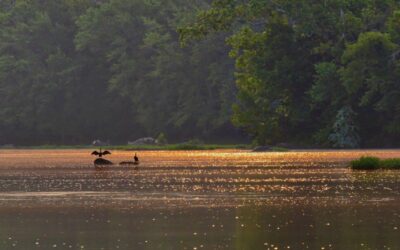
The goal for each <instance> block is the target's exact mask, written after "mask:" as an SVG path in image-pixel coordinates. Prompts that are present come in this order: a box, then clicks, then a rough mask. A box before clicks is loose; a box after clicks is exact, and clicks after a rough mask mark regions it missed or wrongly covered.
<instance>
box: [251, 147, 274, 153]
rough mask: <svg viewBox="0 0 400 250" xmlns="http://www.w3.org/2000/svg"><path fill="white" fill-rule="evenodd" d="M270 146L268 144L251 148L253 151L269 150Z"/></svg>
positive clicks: (270, 149)
mask: <svg viewBox="0 0 400 250" xmlns="http://www.w3.org/2000/svg"><path fill="white" fill-rule="evenodd" d="M271 151H272V148H271V147H270V146H257V147H255V148H254V149H253V152H271Z"/></svg>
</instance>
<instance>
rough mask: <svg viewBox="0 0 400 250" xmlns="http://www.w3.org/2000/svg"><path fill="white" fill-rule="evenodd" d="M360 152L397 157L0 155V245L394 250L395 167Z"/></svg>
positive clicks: (398, 217)
mask: <svg viewBox="0 0 400 250" xmlns="http://www.w3.org/2000/svg"><path fill="white" fill-rule="evenodd" d="M363 155H374V156H378V157H382V158H391V157H400V150H376V151H373V150H369V151H304V152H286V153H251V152H247V151H234V150H218V151H191V152H185V151H179V152H178V151H173V152H171V151H146V152H139V157H140V158H141V164H140V165H139V169H137V170H135V169H134V168H132V167H122V166H118V165H116V166H112V167H110V168H109V169H107V170H101V171H99V170H95V169H94V167H93V165H92V162H93V157H91V156H90V150H1V151H0V249H96V250H97V249H105V250H108V249H400V171H381V170H380V171H374V172H369V171H357V172H354V171H352V170H350V169H348V168H347V166H348V163H349V161H350V160H352V159H354V158H357V157H360V156H363ZM131 158H132V152H126V151H113V154H112V155H111V156H110V157H108V159H109V160H111V161H113V162H115V163H118V162H120V161H124V160H130V159H131Z"/></svg>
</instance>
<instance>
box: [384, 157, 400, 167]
mask: <svg viewBox="0 0 400 250" xmlns="http://www.w3.org/2000/svg"><path fill="white" fill-rule="evenodd" d="M380 166H381V167H382V168H384V169H400V159H399V158H392V159H384V160H381V164H380Z"/></svg>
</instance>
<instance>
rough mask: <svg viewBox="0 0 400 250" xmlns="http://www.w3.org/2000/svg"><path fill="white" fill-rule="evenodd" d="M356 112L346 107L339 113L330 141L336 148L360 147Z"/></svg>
mask: <svg viewBox="0 0 400 250" xmlns="http://www.w3.org/2000/svg"><path fill="white" fill-rule="evenodd" d="M354 116H355V113H354V111H353V110H352V109H351V108H350V107H348V106H346V107H343V108H342V109H340V110H339V111H338V114H337V115H336V121H335V123H334V124H333V133H332V134H330V136H329V139H330V140H331V141H332V143H333V146H334V147H338V148H356V147H359V141H360V139H359V136H358V132H357V130H358V129H357V126H356V125H355V124H354Z"/></svg>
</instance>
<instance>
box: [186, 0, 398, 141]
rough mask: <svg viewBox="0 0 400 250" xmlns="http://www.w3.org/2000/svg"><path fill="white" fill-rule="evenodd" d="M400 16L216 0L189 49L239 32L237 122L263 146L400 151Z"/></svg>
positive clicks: (392, 7) (356, 2)
mask: <svg viewBox="0 0 400 250" xmlns="http://www.w3.org/2000/svg"><path fill="white" fill-rule="evenodd" d="M399 9H400V4H399V3H398V1H394V0H386V1H361V0H352V1H342V0H334V1H321V2H310V1H305V0H304V1H285V0H277V1H263V0H261V1H260V0H250V1H235V0H215V1H213V4H212V6H211V8H209V9H207V10H204V11H200V12H199V14H198V17H197V20H196V21H195V22H193V24H192V25H188V26H186V27H184V28H181V29H180V35H181V40H182V42H183V43H185V44H187V43H188V41H189V40H190V39H199V38H201V37H204V36H207V35H210V34H213V33H215V32H221V31H222V32H226V31H227V30H229V31H231V32H232V36H231V37H230V38H229V39H228V40H227V42H228V44H229V45H230V46H231V52H230V55H231V56H232V57H233V58H234V59H235V60H236V73H235V76H236V84H237V88H238V95H237V100H236V103H235V104H234V106H233V111H234V114H233V123H234V124H235V125H236V126H238V127H242V128H244V129H245V130H247V131H248V132H249V133H250V134H252V135H253V136H254V138H255V140H256V141H257V143H258V144H261V145H262V144H265V143H274V142H278V141H289V140H290V141H294V142H295V141H299V142H302V143H304V142H306V143H319V144H321V145H327V144H330V145H332V146H336V147H358V146H359V145H364V146H368V145H382V144H383V140H382V138H388V137H389V138H390V140H386V141H385V143H388V145H398V139H399V133H398V132H399V131H400V126H399V124H400V123H399V121H400V120H399V119H400V106H399V105H397V102H396V98H399V94H400V88H399V85H398V79H399V75H398V74H399V72H400V71H399V68H398V66H399V65H400V64H399V62H398V60H399V50H400V49H399V46H400V44H399V43H400V41H399V35H398V34H399V32H398V31H399V30H400V28H399V27H400V25H399V23H400V22H399V17H400V14H399ZM343 107H352V109H351V110H352V111H351V112H349V110H347V111H346V109H345V108H343ZM350 113H354V114H352V115H351V116H349V114H350ZM350 118H351V119H350ZM349 119H350V120H349ZM371 120H374V121H376V122H375V123H371V122H370V121H371ZM355 124H359V127H358V128H356V126H355ZM382 127H383V129H382ZM359 137H360V138H359ZM311 138H312V139H311ZM360 142H362V144H360Z"/></svg>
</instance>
